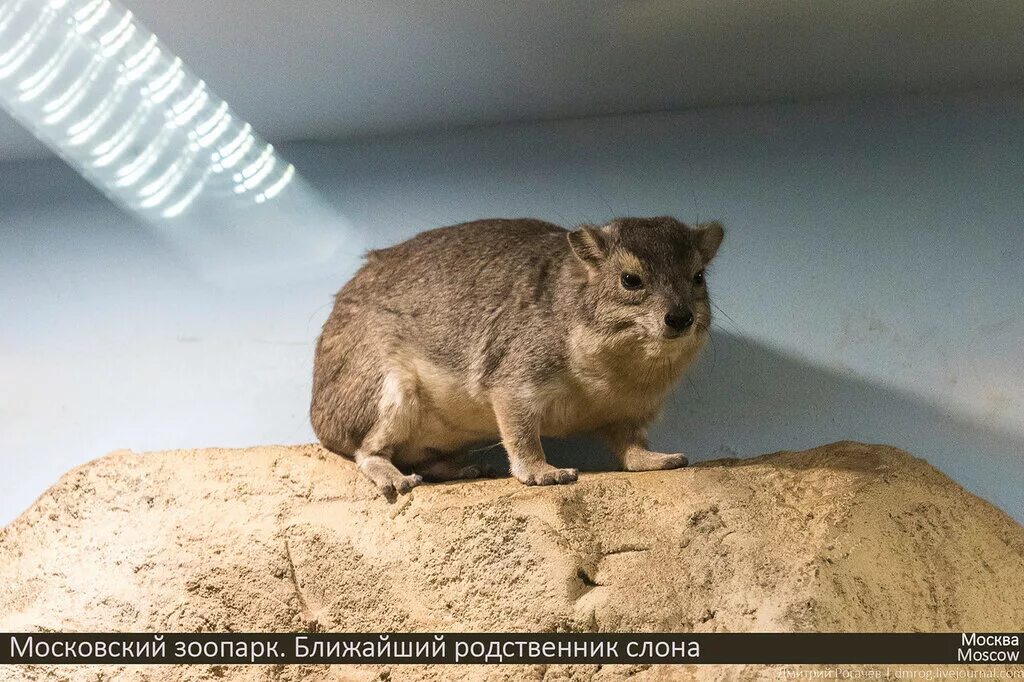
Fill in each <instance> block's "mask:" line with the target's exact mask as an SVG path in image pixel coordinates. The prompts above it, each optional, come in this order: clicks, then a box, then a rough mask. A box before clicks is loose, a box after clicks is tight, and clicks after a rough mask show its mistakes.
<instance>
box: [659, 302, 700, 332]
mask: <svg viewBox="0 0 1024 682" xmlns="http://www.w3.org/2000/svg"><path fill="white" fill-rule="evenodd" d="M692 326H693V311H692V310H690V309H689V308H682V307H677V308H672V309H671V310H669V311H668V312H667V313H666V314H665V327H666V329H665V335H666V336H670V337H674V336H679V335H680V334H682V333H683V332H685V331H686V330H687V329H689V328H690V327H692Z"/></svg>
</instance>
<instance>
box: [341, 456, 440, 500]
mask: <svg viewBox="0 0 1024 682" xmlns="http://www.w3.org/2000/svg"><path fill="white" fill-rule="evenodd" d="M392 453H393V451H384V450H379V451H377V452H364V451H363V450H362V449H360V450H356V454H355V460H356V465H358V466H359V470H360V471H361V472H363V474H365V475H366V477H367V478H369V479H370V480H371V481H373V483H374V485H376V486H377V487H378V488H380V491H381V493H382V494H383V495H384V497H386V498H387V499H388V500H389V501H394V499H395V498H396V497H397V496H398V495H404V494H405V493H407V492H409V491H410V490H412V489H413V488H415V487H416V486H418V485H419V484H420V483H423V477H422V476H420V475H419V474H411V475H409V476H406V475H405V474H403V473H402V472H401V471H399V470H398V467H396V466H395V465H394V464H392V463H391V456H392Z"/></svg>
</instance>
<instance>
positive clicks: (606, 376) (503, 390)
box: [310, 217, 723, 496]
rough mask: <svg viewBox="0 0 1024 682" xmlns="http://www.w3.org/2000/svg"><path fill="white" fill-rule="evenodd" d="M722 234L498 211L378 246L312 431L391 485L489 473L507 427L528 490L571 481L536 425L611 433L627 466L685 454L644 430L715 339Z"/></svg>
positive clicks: (343, 298) (321, 358) (350, 302)
mask: <svg viewBox="0 0 1024 682" xmlns="http://www.w3.org/2000/svg"><path fill="white" fill-rule="evenodd" d="M722 234H723V232H722V228H721V226H720V225H719V224H717V223H710V224H708V225H703V226H699V227H697V228H691V227H687V226H686V225H684V224H682V223H680V222H678V221H676V220H675V219H673V218H669V217H662V218H625V219H619V220H615V221H613V222H611V223H609V224H608V225H604V226H601V227H596V226H583V227H581V228H579V229H578V230H575V231H572V232H569V231H567V230H565V229H563V228H561V227H559V226H557V225H553V224H551V223H546V222H543V221H539V220H528V219H519V220H504V219H494V220H481V221H476V222H471V223H463V224H460V225H453V226H451V227H443V228H438V229H435V230H430V231H427V232H423V233H421V234H419V235H417V236H415V237H413V238H412V239H409V240H408V241H405V242H402V243H401V244H398V245H396V246H392V247H390V248H386V249H381V250H379V251H373V252H371V253H370V254H369V255H368V257H367V261H366V264H365V265H364V266H363V267H362V268H361V269H360V270H359V272H358V273H356V275H355V277H353V278H352V279H351V280H350V281H349V282H348V283H347V284H346V285H345V286H344V287H342V289H341V291H339V292H338V294H337V296H336V298H335V305H334V310H333V311H332V312H331V315H330V317H329V318H328V320H327V322H326V323H325V324H324V328H323V333H322V334H321V336H320V340H319V342H318V344H317V349H316V359H315V369H314V375H313V401H312V406H311V408H310V415H311V418H312V423H313V428H314V430H315V431H316V434H317V436H318V437H319V438H320V440H321V442H322V443H323V444H324V446H325V447H327V448H329V449H330V450H332V451H334V452H337V453H340V454H343V455H346V456H349V457H353V458H354V459H355V461H356V463H357V464H358V465H359V467H360V469H361V470H362V471H363V472H364V473H366V474H367V476H369V477H370V478H371V479H372V480H373V481H374V483H376V484H377V485H378V486H379V487H380V488H381V489H382V490H383V492H384V493H385V494H386V495H389V496H391V495H394V493H396V492H406V491H408V490H409V489H410V488H412V487H413V486H415V485H416V484H418V483H420V482H421V481H422V480H423V478H422V477H423V476H427V477H428V478H435V479H449V478H460V477H463V478H465V477H470V476H475V475H479V473H480V471H479V469H478V468H477V467H475V466H473V465H472V464H470V463H468V462H466V461H465V459H466V453H467V451H468V449H469V447H470V446H472V445H475V444H479V443H486V442H488V441H492V442H493V441H494V440H495V439H496V438H498V437H500V438H501V440H502V442H503V444H504V446H505V449H506V450H507V451H508V455H509V461H510V464H511V469H512V474H513V475H514V476H515V477H516V478H518V479H519V480H520V481H522V482H524V483H527V484H550V483H566V482H569V481H573V480H575V479H576V475H577V474H576V471H575V470H574V469H556V468H555V467H552V466H550V465H549V464H547V462H546V461H545V458H544V452H543V450H542V448H541V443H540V437H541V436H564V435H569V434H574V433H581V432H595V433H598V434H600V435H602V436H603V437H604V438H605V439H606V440H607V442H608V443H609V444H610V446H611V447H612V449H613V451H614V452H615V453H616V454H617V455H618V457H619V459H620V461H621V462H622V465H623V467H624V468H626V469H628V470H647V469H660V468H672V467H676V466H683V465H685V464H686V458H685V457H683V456H682V455H662V454H659V453H653V452H650V451H649V450H648V449H647V444H646V437H645V427H646V425H647V424H648V423H649V422H650V421H651V420H652V419H654V418H655V416H656V415H657V413H658V411H659V410H660V407H661V404H662V402H663V401H664V399H665V396H666V394H667V393H668V391H669V389H670V388H671V387H672V386H673V385H674V383H675V382H676V381H677V380H678V378H679V377H680V376H681V374H682V372H683V371H684V370H685V369H686V368H687V367H688V366H689V365H690V363H691V362H692V361H693V360H694V358H695V357H696V355H697V353H698V351H699V350H700V348H701V346H702V345H703V343H704V341H705V339H706V337H707V330H708V327H709V325H710V322H711V309H710V301H709V298H708V293H707V288H706V286H705V285H704V284H702V283H698V282H695V281H694V277H695V275H696V274H697V273H698V271H702V270H703V268H704V267H705V266H706V265H707V263H708V262H710V260H711V259H712V258H713V257H714V255H715V252H716V251H717V249H718V246H719V244H720V243H721V240H722ZM624 272H628V273H631V274H633V275H636V276H638V277H640V278H641V281H642V282H643V286H642V287H641V288H640V289H637V290H629V289H627V287H626V286H625V285H624V284H623V282H622V280H621V277H622V274H623V273H624ZM680 311H683V312H685V311H692V314H693V317H694V322H693V324H692V326H690V327H689V328H688V329H686V330H685V331H684V332H682V333H681V334H678V333H677V332H676V331H674V330H672V329H670V328H669V326H667V323H666V319H665V316H666V314H667V313H669V312H680ZM677 334H678V335H677ZM399 468H401V469H404V470H405V471H407V472H410V471H415V472H416V473H407V474H403V473H402V472H401V471H400V470H399Z"/></svg>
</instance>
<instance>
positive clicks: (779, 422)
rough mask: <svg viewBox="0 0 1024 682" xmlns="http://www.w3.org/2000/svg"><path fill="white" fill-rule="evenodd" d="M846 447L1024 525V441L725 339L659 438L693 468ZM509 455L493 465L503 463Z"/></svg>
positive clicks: (582, 463) (605, 459)
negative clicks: (940, 483)
mask: <svg viewBox="0 0 1024 682" xmlns="http://www.w3.org/2000/svg"><path fill="white" fill-rule="evenodd" d="M838 440H859V441H864V442H868V443H886V444H889V445H895V446H897V447H900V448H903V449H906V450H909V451H910V452H912V453H913V454H914V455H917V456H919V457H922V458H924V459H926V460H928V461H929V462H930V463H931V464H932V465H934V466H935V467H937V468H938V469H940V470H942V471H943V472H945V473H946V474H948V475H949V476H951V477H953V478H955V479H956V480H957V481H959V482H960V483H961V484H962V485H964V487H966V488H967V489H968V490H970V491H971V492H973V493H975V494H977V495H979V496H981V497H984V498H985V499H987V500H989V501H990V502H992V503H994V504H995V505H997V506H999V507H1000V508H1002V509H1003V510H1005V511H1007V512H1008V513H1009V514H1010V515H1011V516H1013V517H1014V518H1016V519H1017V520H1018V521H1024V439H1022V438H1020V437H1017V436H1013V435H1011V434H1006V433H1002V432H998V431H995V430H987V429H984V428H982V427H979V426H977V425H975V424H971V423H968V422H967V421H966V420H961V419H957V418H956V417H954V416H953V415H950V414H948V413H946V412H944V411H943V410H942V409H940V408H938V407H936V406H934V405H931V404H929V403H928V402H926V401H923V400H921V399H920V398H917V397H915V396H912V395H909V394H906V393H902V392H899V391H896V390H893V389H890V388H887V387H884V386H880V385H877V384H872V383H870V382H868V381H865V380H864V379H861V378H857V377H853V376H846V375H844V374H842V373H840V372H836V371H832V370H828V369H824V368H821V367H816V366H813V365H809V364H806V363H803V362H800V361H798V360H795V359H792V358H790V357H787V356H785V355H783V354H781V353H779V352H777V351H775V350H772V349H771V348H769V347H767V346H764V345H761V344H758V343H755V342H752V341H750V340H747V339H744V338H740V337H737V336H734V335H731V334H727V333H724V332H721V331H717V332H715V335H714V340H713V342H712V343H711V344H709V346H708V348H707V349H706V350H705V352H704V354H703V356H702V357H701V359H700V361H698V363H697V365H696V366H695V367H694V368H693V369H692V370H691V371H690V373H689V374H688V375H687V376H686V377H685V378H684V379H683V381H682V383H681V385H680V386H679V388H678V389H677V390H676V391H675V393H674V394H673V395H672V396H671V397H670V399H669V401H668V403H667V404H666V406H665V411H664V416H663V418H662V419H661V421H659V422H658V423H657V424H655V425H654V426H653V427H652V429H651V446H652V449H656V450H660V451H663V452H679V451H682V452H685V453H687V454H688V455H689V456H690V459H691V461H706V460H709V459H717V458H721V457H735V456H748V455H758V454H764V453H768V452H773V451H777V450H803V449H807V448H811V447H815V446H817V445H822V444H824V443H829V442H833V441H838ZM545 448H546V451H547V453H548V458H549V460H550V461H551V462H552V463H554V464H557V465H559V466H572V467H577V468H579V469H581V470H584V471H606V470H609V469H614V468H616V465H615V462H614V460H613V459H612V457H611V455H610V453H608V452H607V451H606V450H605V449H604V448H603V447H601V446H600V445H598V444H597V443H595V442H594V441H592V440H590V439H567V440H561V439H546V440H545ZM992 453H996V454H992ZM501 454H502V453H501V452H500V450H499V451H498V452H496V453H489V454H488V458H489V459H490V458H491V457H494V458H495V460H494V461H496V459H497V457H498V456H500V455H501Z"/></svg>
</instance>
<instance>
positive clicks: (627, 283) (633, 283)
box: [619, 272, 644, 291]
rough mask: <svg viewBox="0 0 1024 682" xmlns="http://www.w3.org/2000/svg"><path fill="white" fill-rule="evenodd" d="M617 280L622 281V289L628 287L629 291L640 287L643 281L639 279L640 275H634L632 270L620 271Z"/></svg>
mask: <svg viewBox="0 0 1024 682" xmlns="http://www.w3.org/2000/svg"><path fill="white" fill-rule="evenodd" d="M619 281H620V282H622V288H623V289H629V290H630V291H636V290H637V289H642V288H643V286H644V281H643V280H642V279H640V275H634V274H633V273H632V272H624V273H622V277H620V278H619Z"/></svg>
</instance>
